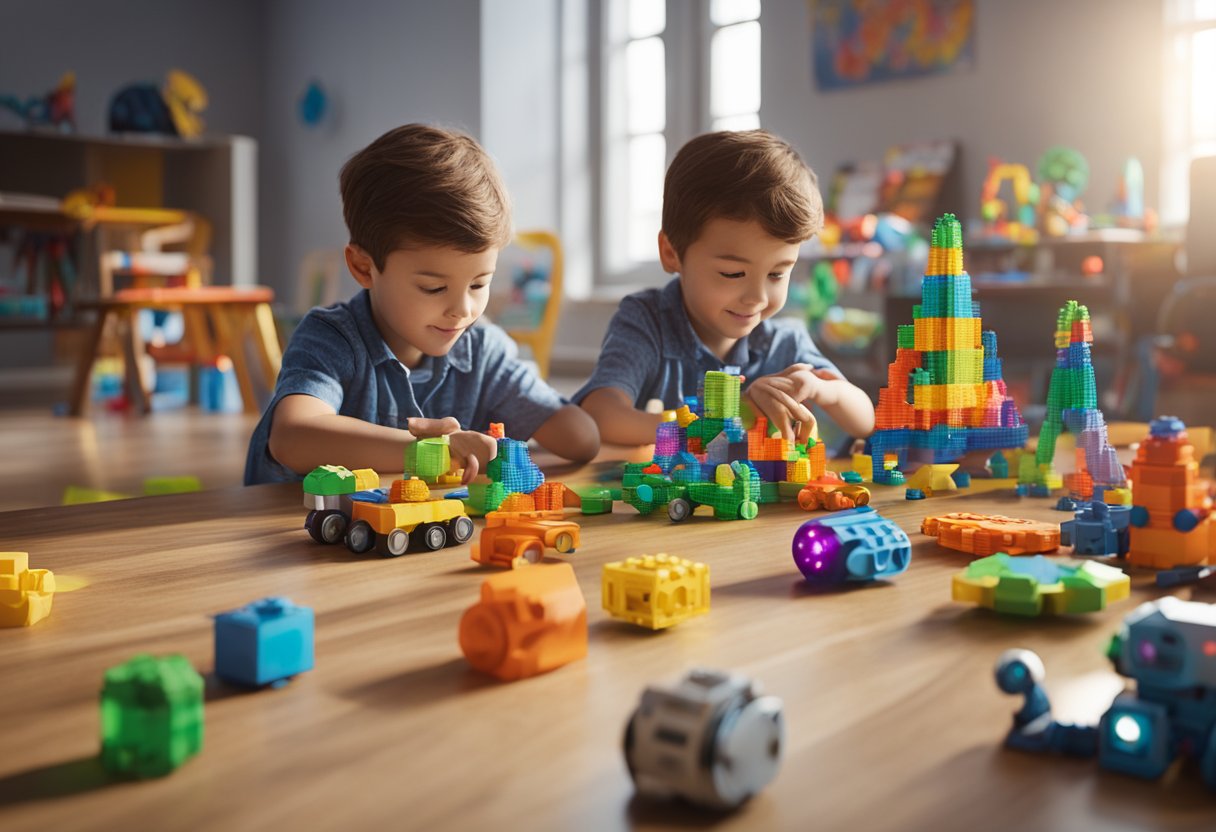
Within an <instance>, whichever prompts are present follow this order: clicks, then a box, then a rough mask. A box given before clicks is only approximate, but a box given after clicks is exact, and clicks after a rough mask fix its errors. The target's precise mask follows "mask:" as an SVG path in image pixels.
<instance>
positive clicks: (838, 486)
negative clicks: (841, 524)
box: [798, 477, 870, 511]
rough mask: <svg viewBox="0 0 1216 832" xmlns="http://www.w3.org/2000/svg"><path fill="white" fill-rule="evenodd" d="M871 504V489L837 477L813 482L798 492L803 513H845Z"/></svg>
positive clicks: (799, 505) (799, 504)
mask: <svg viewBox="0 0 1216 832" xmlns="http://www.w3.org/2000/svg"><path fill="white" fill-rule="evenodd" d="M869 504H870V489H868V488H866V487H865V486H864V485H855V484H853V483H849V482H845V481H844V480H842V479H839V478H836V477H831V478H829V477H824V478H822V479H818V480H811V481H810V482H808V483H807V484H806V485H805V486H803V488H802V490H801V491H799V492H798V507H799V508H800V509H802V510H803V511H814V510H815V509H825V510H827V511H843V510H844V509H846V508H857V507H858V506H866V505H869Z"/></svg>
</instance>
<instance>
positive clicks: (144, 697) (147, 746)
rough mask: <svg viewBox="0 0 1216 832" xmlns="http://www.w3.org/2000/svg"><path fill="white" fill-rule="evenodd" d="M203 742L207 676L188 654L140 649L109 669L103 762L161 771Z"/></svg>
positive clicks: (131, 772)
mask: <svg viewBox="0 0 1216 832" xmlns="http://www.w3.org/2000/svg"><path fill="white" fill-rule="evenodd" d="M202 747H203V677H202V676H199V675H198V673H197V672H196V671H195V670H194V668H193V667H191V665H190V662H189V661H187V660H186V658H185V657H184V656H179V655H173V656H166V657H163V658H155V657H153V656H150V655H147V654H141V655H138V656H136V657H135V658H133V659H131V660H130V661H129V662H126V663H125V664H120V665H118V666H117V667H112V668H110V669H109V670H107V671H106V675H105V683H104V685H103V687H102V689H101V763H102V765H103V766H105V767H106V768H107V769H108V770H109V771H111V772H113V773H115V774H121V775H126V776H130V777H161V776H163V775H165V774H168V773H169V772H171V771H173V770H174V769H175V768H177V767H178V766H180V765H181V764H182V763H184V762H185V761H186V760H188V759H190V758H191V757H193V756H194V755H195V754H197V753H198V752H199V751H200V750H201V749H202Z"/></svg>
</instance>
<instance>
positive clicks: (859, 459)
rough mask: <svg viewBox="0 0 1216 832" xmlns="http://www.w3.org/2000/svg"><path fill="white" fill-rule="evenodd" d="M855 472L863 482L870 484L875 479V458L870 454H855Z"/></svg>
mask: <svg viewBox="0 0 1216 832" xmlns="http://www.w3.org/2000/svg"><path fill="white" fill-rule="evenodd" d="M853 470H854V471H855V472H856V473H858V474H860V475H861V478H862V480H864V481H865V482H870V481H871V480H873V479H874V458H873V457H872V456H870V455H869V454H853Z"/></svg>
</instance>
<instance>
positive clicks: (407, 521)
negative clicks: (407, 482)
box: [350, 480, 467, 534]
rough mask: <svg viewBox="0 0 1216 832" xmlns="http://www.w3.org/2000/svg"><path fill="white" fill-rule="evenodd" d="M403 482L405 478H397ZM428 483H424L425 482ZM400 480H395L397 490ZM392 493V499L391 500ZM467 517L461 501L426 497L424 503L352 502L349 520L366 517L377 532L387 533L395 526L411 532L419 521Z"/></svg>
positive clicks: (394, 484) (440, 521) (428, 521)
mask: <svg viewBox="0 0 1216 832" xmlns="http://www.w3.org/2000/svg"><path fill="white" fill-rule="evenodd" d="M397 482H403V480H397ZM423 485H425V483H423ZM396 486H397V483H396V482H395V483H393V488H394V490H396ZM392 496H393V495H392V492H390V495H389V498H390V500H391V499H392ZM462 515H463V516H467V513H466V512H465V510H464V503H462V502H460V500H445V499H439V500H426V501H425V502H397V501H393V502H388V503H364V502H359V501H355V502H354V503H352V504H351V513H350V519H351V522H352V523H353V522H355V521H356V520H366V521H367V522H368V524H370V525H371V527H372V530H373V531H375V532H376V534H388V533H389V532H391V531H392V530H393V529H405V530H406V531H407V532H412V531H413V530H414V529H415V528H417V527H418V525H419V524H420V523H442V522H446V521H448V520H452V519H454V518H456V517H460V516H462Z"/></svg>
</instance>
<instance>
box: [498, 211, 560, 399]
mask: <svg viewBox="0 0 1216 832" xmlns="http://www.w3.org/2000/svg"><path fill="white" fill-rule="evenodd" d="M514 245H517V246H519V247H520V248H521V249H524V250H525V251H535V250H538V249H547V250H548V251H549V256H550V266H549V275H548V282H549V298H548V300H547V301H546V303H545V308H544V310H543V311H542V313H541V316H540V321H539V323H538V324H537V325H536V326H535V327H532V328H524V327H511V326H507V327H504V328H505V329H506V331H507V334H508V335H510V336H511V338H512V339H514V341H515V342H516V343H517V344H520V345H521V346H526V347H528V348H529V349H530V350H531V351H532V357H533V359H534V360H535V361H536V366H537V368H538V370H539V371H540V375H541V378H548V377H549V364H550V360H551V358H552V352H553V340H554V338H555V337H556V336H557V319H558V315H559V313H560V312H561V302H562V244H561V240H559V239H558V237H557V235H556V234H554V233H552V232H551V231H541V230H536V231H520V232H518V233H517V234H516V235H515V240H514Z"/></svg>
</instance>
